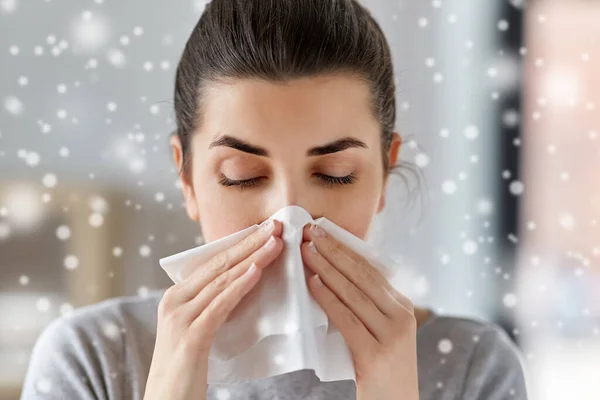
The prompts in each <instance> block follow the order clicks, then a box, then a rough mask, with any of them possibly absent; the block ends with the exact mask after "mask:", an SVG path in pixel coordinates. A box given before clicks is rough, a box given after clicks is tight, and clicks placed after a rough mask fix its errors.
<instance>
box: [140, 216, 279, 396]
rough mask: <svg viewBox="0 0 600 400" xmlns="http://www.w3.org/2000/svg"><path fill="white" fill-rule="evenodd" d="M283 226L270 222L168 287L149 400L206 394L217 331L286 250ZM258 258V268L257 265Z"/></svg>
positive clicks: (148, 386)
mask: <svg viewBox="0 0 600 400" xmlns="http://www.w3.org/2000/svg"><path fill="white" fill-rule="evenodd" d="M282 230H283V227H282V225H281V222H279V221H273V224H271V226H270V227H269V226H268V224H265V225H264V226H263V227H261V228H260V229H258V230H257V231H256V232H253V233H252V234H251V235H249V236H248V237H247V238H246V239H244V240H243V241H241V242H240V243H238V244H237V245H235V246H233V247H231V248H229V249H227V250H225V251H223V252H221V253H219V254H217V255H216V256H215V257H213V258H212V259H211V260H210V261H208V262H207V263H206V264H204V265H201V266H198V268H197V270H195V271H194V272H193V273H192V274H190V276H189V277H187V278H186V279H185V280H184V281H182V282H180V283H178V284H175V285H173V286H171V287H169V288H168V289H167V290H166V291H165V293H164V295H163V298H162V299H161V301H160V304H159V307H158V324H157V335H156V343H155V347H154V353H153V355H152V363H151V365H150V372H149V375H148V381H147V383H146V391H145V394H144V399H145V400H152V399H160V400H162V399H174V400H187V399H194V400H197V399H206V390H207V387H208V385H207V376H208V355H209V352H210V347H211V343H212V341H213V338H214V335H215V333H216V331H217V330H218V328H219V327H220V326H221V325H222V324H223V322H224V321H225V320H226V319H227V316H228V315H229V314H230V313H231V311H232V310H233V309H234V308H235V306H236V305H237V304H238V303H239V301H240V300H241V299H242V298H243V297H244V296H245V295H246V294H247V293H248V292H249V291H250V290H251V289H252V288H253V287H254V286H255V285H256V283H257V282H258V281H259V279H260V277H261V272H262V268H264V267H266V266H268V265H269V264H271V262H272V261H273V260H274V259H275V258H276V257H277V256H278V255H279V254H280V253H281V250H282V249H283V241H282V240H281V233H282ZM271 237H272V238H273V239H272V242H270V243H269V238H271ZM253 263H254V264H255V266H256V268H251V265H252V264H253Z"/></svg>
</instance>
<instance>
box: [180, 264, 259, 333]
mask: <svg viewBox="0 0 600 400" xmlns="http://www.w3.org/2000/svg"><path fill="white" fill-rule="evenodd" d="M261 274H262V270H261V269H260V268H256V267H254V268H249V269H248V271H247V272H246V273H244V274H242V275H241V276H240V277H239V278H237V279H236V280H235V281H233V283H232V284H231V285H229V286H228V287H227V288H226V289H225V290H224V291H222V292H221V293H219V294H218V295H217V297H215V298H214V299H213V301H211V302H210V304H209V305H208V307H207V308H206V309H205V310H204V311H203V312H202V313H201V314H200V315H199V316H198V317H197V318H196V319H194V321H193V322H192V323H191V325H190V326H189V328H188V329H189V331H190V332H191V334H192V335H193V336H195V337H197V338H198V340H203V339H209V338H212V337H214V334H215V332H216V331H217V329H219V327H220V326H221V325H222V324H223V322H225V320H226V319H227V316H228V315H229V314H230V313H231V311H232V310H233V309H234V308H235V306H237V304H238V303H239V302H240V300H241V299H242V298H243V297H244V296H245V295H246V294H248V292H250V290H251V289H252V288H253V287H254V286H255V285H256V283H257V282H258V281H259V280H260V277H261Z"/></svg>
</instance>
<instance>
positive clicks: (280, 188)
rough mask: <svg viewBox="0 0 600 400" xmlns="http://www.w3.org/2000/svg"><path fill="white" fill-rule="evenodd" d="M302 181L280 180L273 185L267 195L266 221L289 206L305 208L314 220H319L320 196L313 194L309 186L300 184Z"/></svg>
mask: <svg viewBox="0 0 600 400" xmlns="http://www.w3.org/2000/svg"><path fill="white" fill-rule="evenodd" d="M298 182H302V181H301V180H300V179H297V180H294V181H293V180H292V179H289V178H287V179H280V181H279V182H277V183H276V184H274V185H273V187H272V190H271V191H269V193H268V194H267V196H268V198H267V200H266V204H265V207H264V210H265V213H266V214H267V215H266V216H265V219H266V218H268V217H269V216H271V215H273V214H275V213H276V212H277V211H279V210H281V209H282V208H284V207H287V206H299V207H302V208H304V209H305V210H306V211H307V212H308V213H309V214H310V215H311V217H312V218H313V219H315V218H318V217H319V216H318V215H316V214H317V213H318V212H319V210H318V207H317V201H316V200H317V199H318V196H317V194H316V193H312V192H311V188H310V187H309V186H308V185H303V184H299V183H298Z"/></svg>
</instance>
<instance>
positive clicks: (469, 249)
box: [463, 240, 477, 255]
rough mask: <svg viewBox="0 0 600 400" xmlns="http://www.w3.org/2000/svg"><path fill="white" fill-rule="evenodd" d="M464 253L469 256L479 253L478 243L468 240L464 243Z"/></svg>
mask: <svg viewBox="0 0 600 400" xmlns="http://www.w3.org/2000/svg"><path fill="white" fill-rule="evenodd" d="M463 251H464V253H465V254H467V255H473V254H475V253H476V252H477V243H476V242H474V241H472V240H467V241H466V242H464V243H463Z"/></svg>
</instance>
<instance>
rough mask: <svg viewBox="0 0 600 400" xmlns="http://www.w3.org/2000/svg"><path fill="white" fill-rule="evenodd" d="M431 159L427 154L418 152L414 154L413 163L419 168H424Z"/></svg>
mask: <svg viewBox="0 0 600 400" xmlns="http://www.w3.org/2000/svg"><path fill="white" fill-rule="evenodd" d="M430 161H431V159H430V158H429V156H428V155H427V154H425V153H418V154H417V155H416V156H415V164H417V166H418V167H419V168H425V167H426V166H428V165H429V162H430Z"/></svg>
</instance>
